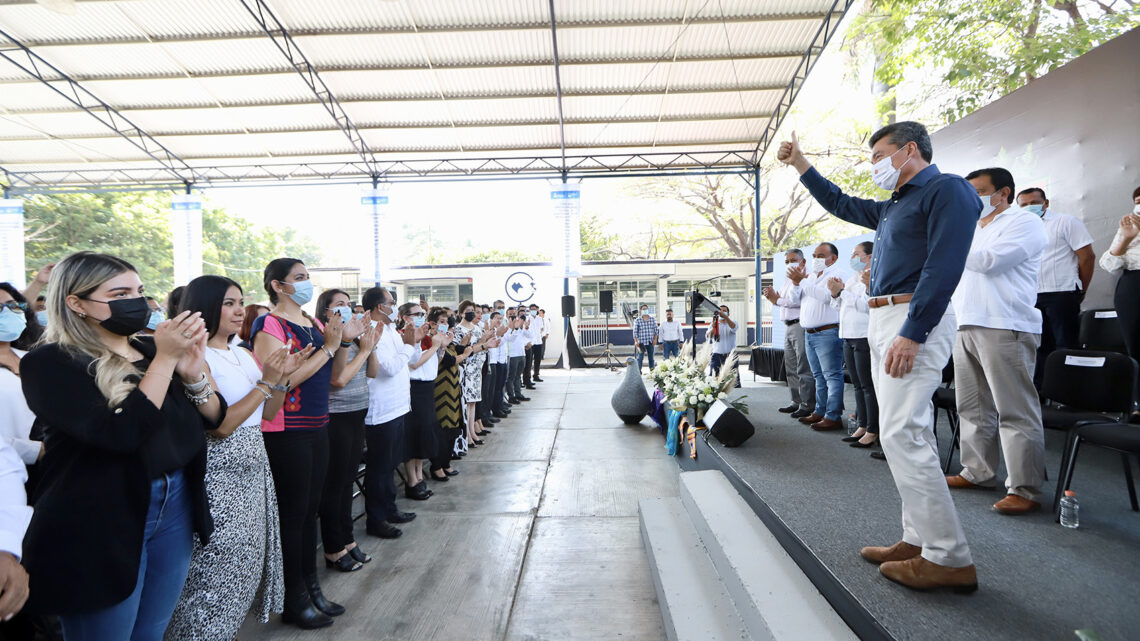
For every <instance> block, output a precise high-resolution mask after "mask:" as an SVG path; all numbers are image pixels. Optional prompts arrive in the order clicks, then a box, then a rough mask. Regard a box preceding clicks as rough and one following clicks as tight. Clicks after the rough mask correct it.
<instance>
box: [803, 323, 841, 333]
mask: <svg viewBox="0 0 1140 641" xmlns="http://www.w3.org/2000/svg"><path fill="white" fill-rule="evenodd" d="M838 328H839V323H832V324H830V325H822V326H820V327H813V328H811V329H808V328H806V327H805V328H804V331H805V332H807V333H809V334H814V333H816V332H826V331H827V330H829V329H838Z"/></svg>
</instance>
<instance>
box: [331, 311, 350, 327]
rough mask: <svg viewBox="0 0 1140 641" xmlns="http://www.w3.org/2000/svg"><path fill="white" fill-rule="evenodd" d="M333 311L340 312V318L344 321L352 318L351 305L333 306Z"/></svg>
mask: <svg viewBox="0 0 1140 641" xmlns="http://www.w3.org/2000/svg"><path fill="white" fill-rule="evenodd" d="M333 312H334V313H337V314H340V319H341V320H342V321H344V322H346V323H347V322H348V321H350V320H352V308H351V307H334V308H333Z"/></svg>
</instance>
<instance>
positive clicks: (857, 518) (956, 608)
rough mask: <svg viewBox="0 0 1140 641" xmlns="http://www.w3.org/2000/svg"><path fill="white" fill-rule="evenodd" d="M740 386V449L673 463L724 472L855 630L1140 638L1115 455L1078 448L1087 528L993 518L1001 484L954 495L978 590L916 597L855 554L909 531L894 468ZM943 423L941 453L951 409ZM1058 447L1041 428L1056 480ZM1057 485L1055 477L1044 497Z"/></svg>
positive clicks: (1138, 570)
mask: <svg viewBox="0 0 1140 641" xmlns="http://www.w3.org/2000/svg"><path fill="white" fill-rule="evenodd" d="M743 391H744V393H745V395H746V397H747V399H748V405H749V408H750V418H751V420H752V422H753V424H755V425H756V435H755V436H753V437H752V438H751V439H750V440H749V441H747V442H746V443H744V444H743V445H742V446H740V447H738V448H725V447H722V446H721V445H719V444H718V443H717V442H716V441H715V440H712V441H709V442H708V443H707V444H706V443H705V442H704V441H703V438H698V439H697V454H698V458H697V460H695V461H694V460H692V459H690V458H689V457H688V450H687V449H685V448H683V451H682V453H681V454H680V455H678V456H677V462H678V464H679V465H680V466H681V467H682V469H684V470H698V469H717V470H720V471H722V472H724V474H725V475H726V476H727V477H728V479H729V480H730V481H731V483H732V484H733V485H734V486H735V487H736V489H737V490H738V491H739V492H740V493H741V494H742V495H743V497H744V498H745V500H746V501H747V502H748V504H749V505H750V506H751V507H752V509H753V510H754V511H755V512H756V513H757V515H758V516H759V517H760V518H761V520H762V521H763V522H764V523H765V525H767V526H768V528H769V530H770V531H771V532H772V533H773V534H774V535H775V536H776V538H777V539H778V540H779V541H780V542H781V544H782V545H783V546H784V548H785V549H786V550H787V551H788V552H789V554H790V555H791V556H792V558H793V559H794V560H795V561H796V563H797V564H798V565H799V566H800V567H801V569H803V570H804V572H805V573H806V574H807V575H808V577H809V578H810V579H811V580H812V582H813V583H814V584H815V585H816V587H818V588H819V589H820V591H821V593H822V594H823V595H824V597H825V598H826V599H827V600H828V602H829V603H830V604H831V605H832V607H833V608H834V609H835V610H836V611H837V612H838V613H839V615H840V616H841V617H842V618H843V620H844V621H846V623H847V624H848V625H849V626H850V627H851V629H852V630H853V631H854V632H855V633H856V634H857V635H858V636H859V637H860V638H862V639H865V640H871V639H897V640H900V641H901V640H918V639H922V640H928V639H929V640H940V639H946V640H947V641H966V640H977V641H995V640H999V639H1009V640H1011V641H1012V640H1017V641H1023V640H1026V639H1033V640H1046V639H1076V638H1077V637H1076V635H1075V631H1076V630H1090V631H1092V632H1094V633H1095V634H1096V635H1097V637H1095V638H1098V639H1100V640H1102V641H1111V640H1120V641H1124V640H1127V639H1137V638H1140V514H1137V513H1135V512H1132V511H1131V510H1130V507H1129V502H1128V493H1127V490H1126V486H1125V484H1124V475H1123V472H1122V469H1121V462H1120V457H1119V455H1116V454H1112V453H1109V452H1107V451H1104V450H1098V449H1097V448H1092V447H1089V448H1084V449H1082V451H1081V457H1080V461H1079V464H1078V467H1077V470H1076V475H1075V477H1074V480H1073V489H1074V490H1075V491H1076V493H1077V497H1078V499H1079V500H1080V504H1081V514H1080V517H1081V527H1080V529H1078V530H1069V529H1065V528H1062V527H1061V526H1060V525H1058V524H1056V523H1054V522H1053V517H1052V514H1051V513H1050V512H1048V511H1047V510H1046V511H1045V512H1042V513H1038V514H1034V515H1029V516H1022V517H1009V516H1004V515H1002V514H999V513H997V512H994V511H993V510H992V509H991V508H990V506H991V504H993V503H994V502H995V501H996V500H998V499H999V498H1000V497H1001V496H1002V492H1001V490H996V489H995V490H994V491H992V492H990V491H969V490H967V491H957V492H955V493H954V501H955V504H956V505H957V507H958V513H959V516H960V518H961V519H962V524H963V527H964V528H965V530H966V536H967V537H968V539H969V543H970V547H971V550H972V551H973V555H974V560H975V563H976V564H977V566H978V578H979V583H980V585H981V587H980V589H979V590H978V592H976V593H975V594H973V595H968V596H962V595H957V594H952V593H949V592H937V593H920V592H913V591H910V590H907V589H906V588H903V587H902V586H899V585H895V584H893V583H891V582H889V581H887V580H886V579H884V578H882V577H881V576H880V574H879V571H878V568H877V567H876V566H874V565H872V564H870V563H867V562H866V561H864V560H863V559H862V558H861V557H860V556H859V548H860V547H862V546H864V545H868V544H874V545H889V544H891V543H894V542H895V541H897V540H898V539H899V537H900V535H901V526H900V524H899V509H900V508H899V498H898V494H897V492H896V491H895V487H894V483H893V481H892V480H891V475H890V471H889V470H888V468H887V464H886V463H885V462H884V461H880V460H875V459H872V458H870V457H869V455H868V453H869V452H870V451H871V450H858V449H853V448H850V447H848V446H847V444H846V443H843V442H841V441H840V438H841V436H844V435H846V434H845V433H843V434H840V433H839V432H829V433H817V432H813V431H812V430H811V429H810V428H808V427H806V426H804V425H801V424H800V423H799V422H797V421H794V420H792V419H790V418H788V417H787V416H786V415H784V414H780V413H778V412H777V411H776V408H778V407H780V406H781V405H785V404H786V403H787V401H788V392H787V388H786V387H784V386H783V385H767V386H764V387H759V388H755V387H754V388H751V389H745V390H743ZM848 401H849V407H854V405H853V403H852V402H851V399H850V398H849V399H848ZM939 423H940V426H939V427H940V428H942V429H940V431H939V441H940V444H941V451H942V453H943V454H944V453H945V452H946V448H947V447H948V446H949V437H950V434H949V427H948V426H947V423H946V421H945V416H944V415H943V416H942V417H940V421H939ZM1138 429H1140V428H1138ZM1063 446H1064V435H1063V434H1061V433H1058V432H1047V433H1046V450H1047V452H1046V461H1047V464H1048V470H1049V476H1050V479H1052V480H1055V479H1056V477H1057V470H1058V466H1059V465H1060V457H1061V450H1062V448H1063ZM957 469H958V468H957V458H956V457H955V466H954V467H952V468H951V471H952V472H953V471H956V470H957ZM1003 477H1004V472H1003ZM1053 488H1054V486H1053V483H1052V481H1050V482H1048V483H1047V488H1046V490H1047V492H1048V500H1051V499H1052V492H1053Z"/></svg>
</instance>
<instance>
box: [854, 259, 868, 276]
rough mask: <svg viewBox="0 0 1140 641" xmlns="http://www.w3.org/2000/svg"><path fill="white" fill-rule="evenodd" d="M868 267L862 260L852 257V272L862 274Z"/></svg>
mask: <svg viewBox="0 0 1140 641" xmlns="http://www.w3.org/2000/svg"><path fill="white" fill-rule="evenodd" d="M866 267H867V266H866V265H864V264H863V260H862V259H861V258H857V257H855V256H852V257H851V271H856V272H862V271H863V270H864V269H866Z"/></svg>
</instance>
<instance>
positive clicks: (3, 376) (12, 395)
mask: <svg viewBox="0 0 1140 641" xmlns="http://www.w3.org/2000/svg"><path fill="white" fill-rule="evenodd" d="M12 352H13V353H14V354H15V355H16V357H17V358H23V357H24V354H26V353H27V352H25V351H23V350H19V349H16V348H12ZM35 421H36V415H35V414H33V413H32V410H30V409H28V402H27V401H26V400H24V388H23V387H22V386H21V385H20V377H19V376H16V374H15V373H13V372H10V371H8V370H6V369H4V368H2V367H0V439H2V440H4V441H5V442H7V443H8V444H9V445H11V446H12V449H14V450H16V453H17V454H19V455H20V459H21V460H22V461H24V463H25V464H26V465H32V464H34V463H35V462H36V461H38V460H39V458H40V442H39V441H33V440H32V439H30V438H28V435H29V434H31V432H32V423H34V422H35Z"/></svg>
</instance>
